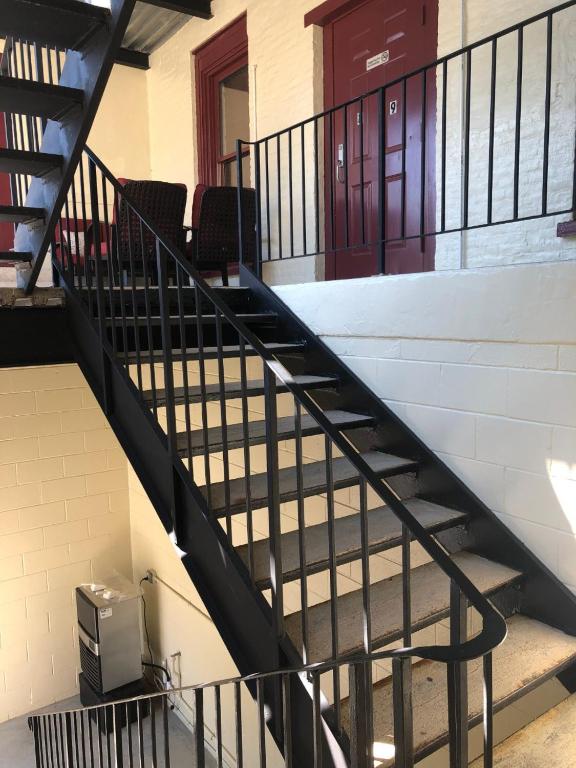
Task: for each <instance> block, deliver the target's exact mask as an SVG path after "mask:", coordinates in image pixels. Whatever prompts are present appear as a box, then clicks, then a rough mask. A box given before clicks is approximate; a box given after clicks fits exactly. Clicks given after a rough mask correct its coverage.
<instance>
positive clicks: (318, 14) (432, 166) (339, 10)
mask: <svg viewBox="0 0 576 768" xmlns="http://www.w3.org/2000/svg"><path fill="white" fill-rule="evenodd" d="M368 2H370V0H326V1H325V2H324V3H322V4H321V5H319V6H318V7H317V8H314V9H312V10H311V11H309V12H308V13H307V14H306V15H305V17H304V26H308V25H310V24H318V25H320V26H323V27H324V46H323V64H324V81H323V89H324V109H331V108H332V107H336V106H338V105H337V104H336V102H335V97H334V66H333V48H334V44H333V26H332V22H334V21H336V20H338V19H340V18H341V17H343V16H345V15H346V14H347V13H349V12H350V11H353V10H355V9H356V8H359V7H361V6H362V5H364V4H367V3H368ZM422 8H423V13H424V14H426V26H427V29H428V35H427V36H426V40H427V42H428V41H429V42H430V49H429V50H428V49H426V51H424V54H423V58H424V62H423V63H427V62H430V63H432V62H433V61H435V60H436V58H437V41H438V2H437V0H432V2H425V0H422ZM428 80H429V82H428V97H427V104H428V115H427V126H428V130H427V136H428V137H429V135H430V132H431V131H433V132H434V135H435V123H436V83H435V79H434V78H433V77H429V78H428ZM428 142H429V146H431V147H435V144H434V142H432V143H430V141H429V139H428ZM435 154H436V153H435V151H429V152H427V156H426V166H427V167H426V174H427V176H428V178H429V179H434V178H435V173H436V157H435ZM325 162H326V166H325V167H326V168H327V169H331V168H332V158H328V157H327V158H326V160H325ZM435 206H436V195H435V186H434V184H431V185H430V187H429V189H428V201H427V209H428V210H427V213H428V218H429V220H433V218H430V217H433V216H434V215H435ZM326 210H327V209H326ZM326 237H327V235H326ZM425 240H426V254H425V258H424V261H425V266H424V269H425V270H433V269H434V252H435V243H434V238H432V237H428V238H425ZM326 242H327V241H326ZM327 256H328V253H327ZM333 261H334V259H329V258H327V259H326V265H327V268H329V265H330V264H332V267H333V268H334V266H335V265H334V264H333ZM334 277H335V275H332V278H334ZM326 279H330V276H329V275H326Z"/></svg>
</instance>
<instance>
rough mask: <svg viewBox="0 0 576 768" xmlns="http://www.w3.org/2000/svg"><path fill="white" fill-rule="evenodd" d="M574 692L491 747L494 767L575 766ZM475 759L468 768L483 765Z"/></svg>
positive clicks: (575, 705) (560, 767) (561, 767)
mask: <svg viewBox="0 0 576 768" xmlns="http://www.w3.org/2000/svg"><path fill="white" fill-rule="evenodd" d="M575 737H576V695H573V696H570V697H569V698H567V699H566V700H565V701H563V702H562V703H561V704H558V706H556V707H553V708H552V709H551V710H549V711H548V712H546V713H545V714H544V715H542V716H541V717H539V718H538V719H537V720H534V722H532V723H530V725H527V726H526V727H525V728H522V730H521V731H518V733H515V734H514V735H513V736H511V737H510V738H508V739H506V741H504V742H502V744H500V745H499V746H498V747H496V749H495V750H494V763H493V766H494V768H542V766H550V768H576V746H575V744H574V739H575ZM483 766H484V760H483V758H480V759H478V760H475V761H474V762H473V763H472V765H471V768H483Z"/></svg>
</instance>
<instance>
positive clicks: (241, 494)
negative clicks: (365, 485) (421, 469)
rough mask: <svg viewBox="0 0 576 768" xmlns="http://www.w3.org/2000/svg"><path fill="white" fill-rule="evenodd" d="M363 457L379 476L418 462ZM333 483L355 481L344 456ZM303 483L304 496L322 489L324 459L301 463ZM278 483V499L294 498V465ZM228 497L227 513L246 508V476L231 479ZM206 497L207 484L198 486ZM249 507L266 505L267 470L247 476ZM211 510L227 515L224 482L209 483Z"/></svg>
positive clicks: (374, 454) (338, 485)
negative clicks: (228, 509) (228, 508)
mask: <svg viewBox="0 0 576 768" xmlns="http://www.w3.org/2000/svg"><path fill="white" fill-rule="evenodd" d="M360 456H361V457H362V459H364V461H366V463H367V464H368V465H369V466H370V468H371V469H372V471H373V472H375V473H376V474H377V475H379V476H381V477H386V476H391V475H397V474H402V473H404V472H411V471H415V470H416V469H417V466H418V465H417V463H416V462H414V461H412V460H411V459H402V458H399V457H398V456H392V455H391V454H388V453H381V452H379V451H369V452H367V453H363V454H360ZM332 475H333V486H334V489H335V490H338V489H340V488H348V487H350V486H351V485H354V484H355V483H356V482H358V479H359V477H360V475H359V473H358V471H357V470H356V468H355V467H354V466H353V464H352V463H351V462H350V461H349V460H348V459H347V458H346V457H344V456H342V457H339V458H336V459H334V460H333V462H332ZM302 484H303V494H304V496H316V495H317V494H319V493H324V491H325V490H326V487H327V483H326V462H325V461H315V462H312V463H310V464H304V465H303V467H302ZM278 486H279V489H280V501H281V502H282V503H283V502H286V501H293V500H294V499H295V498H297V487H298V486H297V469H296V467H287V468H285V469H281V470H279V472H278ZM228 487H229V499H230V514H238V513H242V512H245V511H246V482H245V478H243V477H241V478H237V479H235V480H230V482H229V483H228ZM201 490H202V493H203V494H204V495H205V496H206V497H207V495H208V491H207V489H206V487H203V488H201ZM250 496H251V508H252V509H262V508H263V507H266V506H268V474H267V473H266V472H263V473H261V474H257V475H251V476H250ZM211 503H212V512H213V513H214V514H215V515H216V516H217V517H223V516H225V515H226V490H225V483H224V482H221V483H214V484H213V485H212V486H211Z"/></svg>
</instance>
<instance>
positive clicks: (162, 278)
mask: <svg viewBox="0 0 576 768" xmlns="http://www.w3.org/2000/svg"><path fill="white" fill-rule="evenodd" d="M156 259H157V274H158V298H159V309H160V327H161V333H162V358H163V359H162V363H163V370H164V393H165V400H166V435H167V439H168V452H169V454H170V458H171V471H172V478H171V496H172V498H171V514H172V524H173V530H174V532H175V533H176V537H177V538H178V534H179V533H180V520H179V517H178V507H177V498H176V483H177V482H178V481H177V479H176V468H175V466H174V463H175V462H176V460H177V458H178V430H177V427H176V404H175V399H174V361H173V352H172V325H171V319H170V299H169V296H168V256H167V253H166V249H165V248H164V246H163V245H162V244H161V243H160V240H159V239H158V238H156Z"/></svg>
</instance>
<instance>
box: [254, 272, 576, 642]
mask: <svg viewBox="0 0 576 768" xmlns="http://www.w3.org/2000/svg"><path fill="white" fill-rule="evenodd" d="M240 283H241V285H243V286H246V287H248V288H250V289H251V290H252V292H253V296H254V307H255V311H262V310H263V308H264V307H265V308H266V310H267V311H273V312H276V314H277V315H278V317H279V319H280V323H279V325H280V326H281V327H282V330H283V332H285V333H287V334H288V335H289V336H290V337H291V338H299V339H302V340H303V341H305V342H306V372H307V373H309V374H322V375H334V376H337V377H338V378H339V380H340V387H339V398H340V399H339V400H338V407H339V408H342V409H343V410H346V409H350V410H355V411H356V412H357V411H358V403H362V404H363V411H364V412H365V413H367V414H369V415H371V416H372V417H373V418H374V419H376V420H377V421H378V422H379V424H380V430H379V431H378V434H377V445H375V446H374V447H376V448H379V449H382V450H386V451H388V452H390V453H395V454H396V455H399V456H404V457H406V458H412V459H414V460H417V461H418V462H419V463H420V465H421V469H420V470H419V471H418V473H417V476H416V478H415V480H414V481H410V480H407V479H406V478H399V479H398V480H396V479H393V480H392V481H391V482H390V484H391V485H392V486H393V487H396V490H397V491H398V493H399V494H400V495H401V496H405V495H408V494H407V493H406V483H407V482H412V487H410V490H409V495H415V496H419V497H420V498H423V499H426V500H428V501H432V502H436V503H438V504H441V505H445V506H447V507H451V508H453V509H458V510H460V511H462V512H466V513H468V515H469V523H468V525H467V526H466V527H465V529H464V531H463V532H462V531H460V530H459V533H458V543H457V548H458V549H460V548H464V549H466V550H468V551H470V552H474V553H476V554H478V555H480V556H482V557H485V558H486V559H489V560H493V561H496V562H499V563H502V564H504V565H507V566H509V567H511V568H515V569H516V570H519V571H522V572H523V573H524V574H525V577H524V580H523V588H522V592H521V594H520V595H519V600H518V603H517V608H518V610H519V611H520V612H521V613H523V614H525V615H527V616H530V617H532V618H535V619H538V620H539V621H542V622H544V623H546V624H549V625H551V626H553V627H556V628H557V629H561V630H562V631H564V632H566V633H567V634H569V635H575V636H576V596H574V595H573V594H572V592H570V590H569V589H568V588H567V587H566V586H565V585H564V584H563V583H562V582H561V581H560V580H559V579H558V577H557V576H555V575H554V574H553V573H552V572H551V571H550V569H549V568H548V567H547V566H546V565H545V564H544V563H542V562H541V561H540V560H539V559H538V558H537V557H536V555H535V554H534V553H533V552H532V551H531V550H530V549H529V548H528V547H527V546H526V545H525V544H524V543H523V542H522V541H520V539H518V538H517V537H516V536H515V534H514V533H513V532H512V531H511V530H510V529H509V528H507V527H506V526H505V525H504V523H502V522H501V521H500V520H499V519H498V517H497V516H496V515H495V514H494V512H492V510H491V509H490V508H489V507H487V506H486V504H484V502H483V501H482V500H481V499H479V498H478V496H476V495H475V494H474V493H473V492H472V491H471V490H470V489H469V488H468V487H467V486H466V485H465V484H464V483H463V482H462V480H460V478H458V476H457V475H456V474H454V472H453V471H452V470H451V469H450V468H449V467H447V466H446V464H444V462H443V461H442V460H441V459H440V458H438V457H437V456H436V454H435V453H434V452H433V451H432V450H431V449H430V448H428V447H427V445H426V444H425V443H424V442H423V441H422V440H421V439H420V438H419V437H418V436H417V435H416V434H415V433H414V432H413V431H412V430H411V429H410V428H409V427H408V426H407V425H406V424H404V422H403V421H402V420H401V419H400V418H399V417H398V416H397V415H396V414H395V413H394V412H393V411H392V410H391V409H390V408H389V407H388V406H387V405H386V404H385V403H384V402H383V401H382V400H381V399H380V398H379V397H378V396H377V395H376V394H375V393H374V392H372V390H371V389H370V388H369V387H368V386H367V385H366V384H365V383H364V382H363V381H362V380H361V379H360V378H359V377H358V376H356V374H355V373H353V371H352V370H350V368H348V366H347V365H346V364H345V363H344V362H343V361H342V360H341V359H340V358H339V357H338V356H337V355H336V354H335V353H334V352H332V350H331V349H330V348H329V347H328V346H327V345H326V344H324V342H323V341H322V340H321V339H320V338H318V336H316V334H314V333H313V332H312V331H311V330H310V328H308V326H307V325H306V324H305V323H304V322H303V321H302V320H301V319H300V318H299V317H298V316H297V315H296V314H295V313H294V312H292V310H291V309H290V308H289V307H288V306H287V305H286V304H285V303H284V302H283V301H282V300H281V299H280V298H279V297H278V296H277V295H276V294H275V293H274V291H272V290H271V289H270V288H269V287H268V286H267V285H266V284H265V283H264V282H262V281H261V280H260V279H259V278H258V277H257V276H256V275H255V274H254V272H253V271H252V270H251V269H249V268H248V267H246V266H244V265H241V266H240ZM287 367H288V368H289V365H288V366H287ZM290 372H291V373H294V372H295V371H290ZM331 397H332V395H331V394H330V393H328V392H323V391H318V392H316V393H314V399H315V400H316V401H317V403H318V405H319V406H320V408H322V409H324V410H327V409H329V408H330V407H334V405H333V403H332V404H331V402H330V398H331ZM352 442H354V439H353V438H352ZM438 538H439V539H442V536H441V535H439V536H438ZM445 543H446V546H447V548H448V549H449V548H450V542H449V540H448V539H446V541H445Z"/></svg>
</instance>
